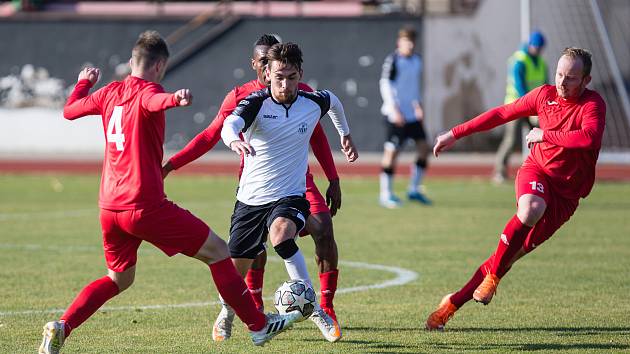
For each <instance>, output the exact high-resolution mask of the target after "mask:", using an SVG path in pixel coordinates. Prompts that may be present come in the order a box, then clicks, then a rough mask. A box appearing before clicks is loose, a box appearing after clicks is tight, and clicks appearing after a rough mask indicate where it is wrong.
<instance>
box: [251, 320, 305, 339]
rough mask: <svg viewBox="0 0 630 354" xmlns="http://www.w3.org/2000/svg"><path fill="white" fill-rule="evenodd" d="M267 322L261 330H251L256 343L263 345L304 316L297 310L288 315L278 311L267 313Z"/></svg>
mask: <svg viewBox="0 0 630 354" xmlns="http://www.w3.org/2000/svg"><path fill="white" fill-rule="evenodd" d="M265 317H266V318H267V324H266V325H265V327H263V329H261V330H260V331H250V332H249V334H250V336H251V337H252V342H254V345H258V346H263V345H265V343H267V342H268V341H270V340H271V338H273V337H275V336H276V335H277V334H278V333H280V332H283V331H284V330H287V329H289V328H291V326H292V325H293V323H295V322H296V321H297V320H299V319H300V318H301V317H302V314H300V313H299V312H297V311H293V312H289V313H287V314H286V315H280V314H277V313H268V314H266V315H265Z"/></svg>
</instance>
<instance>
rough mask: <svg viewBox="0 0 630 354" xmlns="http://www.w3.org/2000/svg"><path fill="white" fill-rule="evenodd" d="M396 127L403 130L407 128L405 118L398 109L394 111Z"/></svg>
mask: <svg viewBox="0 0 630 354" xmlns="http://www.w3.org/2000/svg"><path fill="white" fill-rule="evenodd" d="M393 123H394V125H395V126H397V127H399V128H402V127H404V126H405V117H403V115H402V113H401V112H400V110H399V109H398V108H395V109H394V122H393Z"/></svg>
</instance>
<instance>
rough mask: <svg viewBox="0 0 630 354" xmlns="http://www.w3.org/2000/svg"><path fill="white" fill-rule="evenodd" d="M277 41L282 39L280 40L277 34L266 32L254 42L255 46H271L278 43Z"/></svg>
mask: <svg viewBox="0 0 630 354" xmlns="http://www.w3.org/2000/svg"><path fill="white" fill-rule="evenodd" d="M277 43H280V41H279V40H278V37H276V35H274V34H270V33H265V34H263V35H262V36H260V38H258V40H257V41H256V42H255V43H254V47H256V46H259V45H264V46H267V47H271V46H272V45H274V44H277Z"/></svg>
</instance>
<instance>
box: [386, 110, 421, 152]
mask: <svg viewBox="0 0 630 354" xmlns="http://www.w3.org/2000/svg"><path fill="white" fill-rule="evenodd" d="M385 125H386V128H387V129H386V131H387V136H386V137H385V144H388V143H389V144H393V145H394V147H395V148H396V150H398V149H400V148H402V147H403V146H404V144H405V142H406V141H407V139H411V140H413V141H418V140H426V134H425V132H424V127H423V126H422V123H420V122H419V121H415V122H409V123H405V125H404V126H402V127H399V126H397V125H395V124H394V123H391V122H390V121H388V120H387V118H386V119H385Z"/></svg>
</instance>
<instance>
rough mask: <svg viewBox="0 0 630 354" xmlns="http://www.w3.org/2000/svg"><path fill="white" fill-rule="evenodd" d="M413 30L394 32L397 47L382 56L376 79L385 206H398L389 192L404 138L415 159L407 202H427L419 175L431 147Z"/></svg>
mask: <svg viewBox="0 0 630 354" xmlns="http://www.w3.org/2000/svg"><path fill="white" fill-rule="evenodd" d="M415 41H416V31H415V30H414V29H413V28H412V27H404V28H402V29H400V31H399V32H398V41H397V49H396V51H395V52H393V53H391V54H390V55H388V56H387V57H386V58H385V62H384V63H383V71H382V74H381V79H380V81H379V87H380V91H381V96H382V98H383V106H382V107H381V113H382V114H383V115H384V116H385V118H386V120H385V125H386V129H387V130H386V134H387V136H386V141H385V144H384V149H383V150H384V151H383V159H382V161H381V167H382V172H381V175H380V195H379V201H380V204H381V205H382V206H383V207H385V208H390V209H393V208H398V207H400V205H401V200H400V198H398V197H397V196H396V195H395V194H394V193H393V180H394V172H395V169H396V158H397V157H398V153H399V152H400V150H401V149H402V148H404V146H405V142H406V141H407V140H413V141H414V143H415V145H416V150H417V151H416V160H415V161H414V163H413V164H412V165H411V178H410V180H409V187H408V189H407V197H408V199H409V200H410V201H417V202H419V203H422V204H426V205H430V204H431V201H430V200H429V199H428V198H427V197H426V196H425V195H424V194H423V193H422V192H421V190H420V188H419V187H420V186H421V185H422V177H423V176H424V173H425V170H426V168H427V158H428V156H429V152H430V151H431V148H430V147H429V144H428V143H427V137H426V133H425V131H424V127H423V124H422V122H423V120H424V110H423V109H422V99H421V92H420V80H421V76H422V59H421V58H420V55H418V54H416V53H414V48H415Z"/></svg>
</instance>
